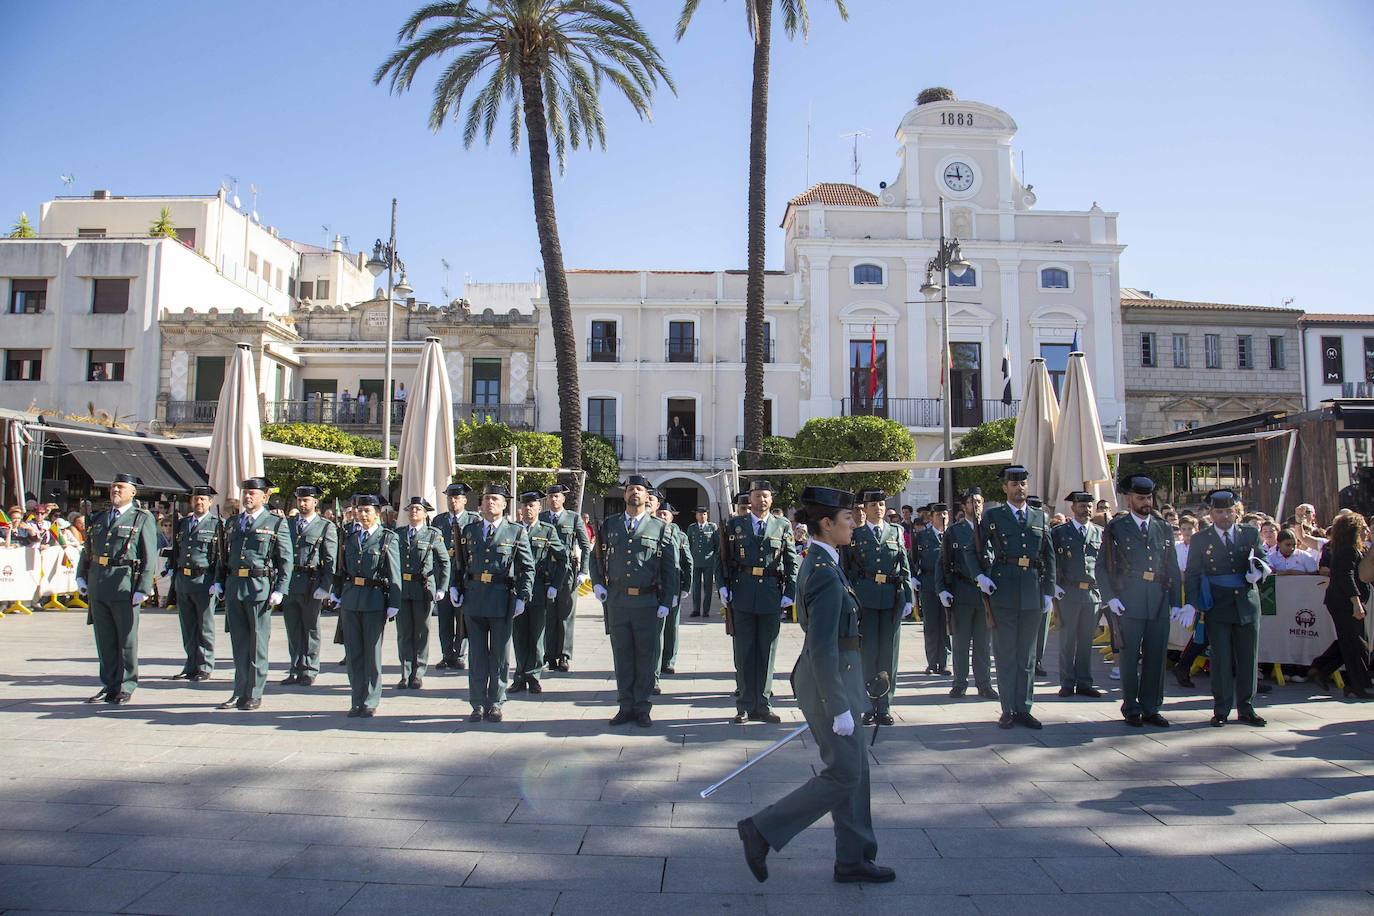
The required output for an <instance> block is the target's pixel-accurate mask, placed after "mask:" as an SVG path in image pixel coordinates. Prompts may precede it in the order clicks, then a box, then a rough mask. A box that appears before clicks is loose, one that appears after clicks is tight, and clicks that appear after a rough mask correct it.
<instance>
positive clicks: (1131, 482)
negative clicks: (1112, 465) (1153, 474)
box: [1116, 474, 1155, 496]
mask: <svg viewBox="0 0 1374 916" xmlns="http://www.w3.org/2000/svg"><path fill="white" fill-rule="evenodd" d="M1116 491H1117V492H1118V493H1135V494H1136V495H1138V496H1149V495H1151V494H1152V493H1154V491H1155V482H1154V481H1153V480H1151V479H1150V478H1148V477H1146V476H1145V475H1144V474H1133V475H1131V476H1130V477H1123V478H1121V479H1120V480H1118V481H1117V482H1116Z"/></svg>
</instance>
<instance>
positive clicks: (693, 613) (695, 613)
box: [690, 611, 701, 617]
mask: <svg viewBox="0 0 1374 916" xmlns="http://www.w3.org/2000/svg"><path fill="white" fill-rule="evenodd" d="M690 616H692V617H700V616H701V611H693V612H692V613H691V615H690Z"/></svg>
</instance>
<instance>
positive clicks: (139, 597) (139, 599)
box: [134, 592, 148, 607]
mask: <svg viewBox="0 0 1374 916" xmlns="http://www.w3.org/2000/svg"><path fill="white" fill-rule="evenodd" d="M147 600H148V596H147V595H145V594H143V593H142V592H134V607H140V606H142V604H143V602H145V601H147Z"/></svg>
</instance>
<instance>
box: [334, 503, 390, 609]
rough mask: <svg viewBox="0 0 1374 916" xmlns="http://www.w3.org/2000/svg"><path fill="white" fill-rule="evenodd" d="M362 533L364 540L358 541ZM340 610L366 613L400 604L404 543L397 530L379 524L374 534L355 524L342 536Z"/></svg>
mask: <svg viewBox="0 0 1374 916" xmlns="http://www.w3.org/2000/svg"><path fill="white" fill-rule="evenodd" d="M359 534H362V535H363V540H362V543H361V544H360V543H359V542H358V536H359ZM339 577H340V578H341V579H342V580H343V581H342V588H343V594H342V595H340V596H339V609H340V610H343V611H362V612H365V613H372V612H381V611H385V610H386V609H387V608H389V607H394V608H399V607H400V606H401V545H400V538H398V537H396V532H395V531H393V530H392V529H390V528H388V527H386V526H385V525H382V524H378V525H377V527H376V528H374V529H372V533H371V534H367V533H366V529H364V528H362V527H359V526H355V527H354V528H353V530H352V531H351V532H348V533H345V534H344V538H343V565H342V567H341V568H340V569H339Z"/></svg>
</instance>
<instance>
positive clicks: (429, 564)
mask: <svg viewBox="0 0 1374 916" xmlns="http://www.w3.org/2000/svg"><path fill="white" fill-rule="evenodd" d="M433 511H434V507H433V506H431V505H430V504H429V500H427V499H425V498H424V497H423V496H412V497H411V498H410V504H409V505H407V506H406V516H407V518H408V520H409V522H410V524H408V525H403V526H402V527H401V528H399V529H398V530H397V532H396V533H397V535H399V537H400V540H401V547H400V549H401V610H400V613H398V614H397V615H396V650H397V652H398V653H399V655H400V657H401V679H400V680H399V681H397V682H396V689H397V690H406V689H407V688H408V689H410V690H419V689H420V688H421V687H423V686H424V684H425V670H426V669H427V668H428V667H429V618H430V617H431V616H433V614H434V599H435V598H436V597H438V596H439V595H444V596H445V597H447V595H448V583H449V568H450V567H449V556H448V547H447V546H446V545H445V544H444V535H443V532H441V531H440V530H439V529H438V528H435V527H434V526H432V525H430V523H429V513H431V512H433Z"/></svg>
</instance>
